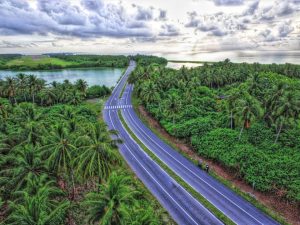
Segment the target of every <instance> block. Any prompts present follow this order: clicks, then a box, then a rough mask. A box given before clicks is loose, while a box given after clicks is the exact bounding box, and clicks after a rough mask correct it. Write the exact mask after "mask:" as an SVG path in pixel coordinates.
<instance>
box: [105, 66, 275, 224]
mask: <svg viewBox="0 0 300 225" xmlns="http://www.w3.org/2000/svg"><path fill="white" fill-rule="evenodd" d="M134 67H135V63H134V62H131V65H130V66H129V68H128V70H127V71H126V73H125V74H124V76H123V77H122V79H121V81H120V82H119V83H118V85H117V87H116V88H115V90H114V92H113V94H112V96H111V98H110V99H109V100H108V102H107V104H106V106H105V109H106V110H105V112H104V115H105V120H106V122H107V123H108V124H109V127H110V128H111V129H116V130H118V131H119V132H120V134H121V138H122V139H123V140H125V143H124V144H123V145H121V146H120V150H121V153H122V154H123V156H124V157H125V159H126V160H127V162H128V163H129V165H130V166H131V167H132V168H133V170H134V171H135V172H136V173H137V175H138V176H139V178H140V179H141V180H142V181H143V182H144V183H145V185H146V186H147V187H148V188H149V190H150V191H151V192H152V193H153V194H154V195H155V196H156V197H157V198H158V200H159V201H160V202H161V203H162V204H163V206H164V207H165V208H166V209H167V210H168V211H169V212H170V214H171V215H172V217H173V218H174V219H175V220H176V221H177V222H178V223H179V224H190V222H193V220H192V219H191V217H192V218H193V213H192V212H189V211H187V210H189V209H190V210H192V209H195V208H194V205H193V204H194V201H196V200H195V199H193V198H192V197H191V196H190V195H189V194H188V193H186V191H184V190H183V188H182V187H179V185H178V184H175V185H176V187H179V189H178V190H180V192H173V191H172V187H171V189H170V185H168V184H170V183H169V182H171V183H172V182H173V183H176V182H175V181H174V180H172V178H170V176H168V174H166V173H165V172H164V171H163V170H162V169H161V168H160V167H159V166H158V165H157V164H156V163H155V162H153V161H152V160H151V159H150V158H149V157H148V156H147V155H146V154H145V153H144V152H143V150H141V148H140V147H139V146H138V145H137V144H136V143H135V142H134V141H133V140H132V139H131V137H130V135H128V134H127V132H126V130H124V128H123V127H122V124H121V123H120V120H119V118H118V115H117V110H118V109H121V112H122V115H123V117H124V119H125V121H126V123H127V125H128V126H129V127H130V129H131V130H132V132H133V133H134V134H135V135H136V136H137V137H138V138H139V140H140V141H141V142H142V143H143V144H144V145H145V146H147V148H149V150H151V151H152V152H153V153H154V154H155V155H156V156H157V157H159V158H160V159H161V161H163V162H164V163H165V164H166V165H167V166H168V167H169V168H170V169H171V170H172V171H173V172H175V173H176V174H177V175H178V176H180V177H181V178H182V179H183V180H184V181H185V182H186V183H188V184H189V185H190V186H191V187H193V188H194V189H195V190H196V191H197V192H198V193H200V194H201V195H202V196H204V197H205V198H206V199H207V200H208V201H209V202H211V203H212V204H213V205H214V206H215V207H216V208H218V209H219V210H220V211H222V212H223V213H224V214H225V215H226V216H227V217H229V218H230V219H231V220H232V221H234V222H235V223H236V224H243V225H244V224H249V225H254V224H266V225H269V224H270V225H273V224H278V223H277V222H276V221H274V220H273V219H271V218H270V217H268V216H267V215H265V214H264V213H263V212H261V211H260V210H258V209H257V208H256V207H254V206H253V205H251V204H250V203H249V202H247V201H246V200H244V199H243V198H241V197H239V196H238V195H236V194H235V193H234V192H232V191H231V190H229V189H228V188H227V187H225V186H224V185H222V184H221V183H220V182H218V181H217V180H215V179H214V178H212V177H211V176H209V175H208V174H207V173H205V172H204V171H203V170H200V169H199V168H198V167H196V166H195V165H194V164H192V163H191V162H190V161H189V160H187V159H186V158H185V157H183V156H182V155H181V154H180V153H178V152H177V151H175V150H174V149H172V148H171V147H170V146H169V145H167V144H165V143H164V142H163V141H162V140H160V139H159V138H158V137H157V136H156V135H155V134H154V133H153V132H152V131H151V130H149V129H148V128H147V127H146V126H145V125H144V124H143V123H142V121H141V120H140V119H139V118H138V116H137V115H136V113H135V111H134V109H133V108H132V105H131V94H132V90H133V86H132V85H127V86H126V89H125V91H124V93H123V96H122V98H121V100H120V99H119V95H120V93H121V91H122V88H123V86H124V85H125V84H126V80H127V78H128V75H129V73H130V72H131V71H132V70H133V69H134ZM107 114H108V115H107ZM128 152H133V154H136V155H135V156H137V155H138V156H139V157H140V158H139V157H137V158H136V160H135V161H136V162H135V163H134V160H133V158H134V156H132V155H131V154H130V153H129V154H128ZM150 164H152V165H150ZM137 165H139V167H145V168H146V170H147V168H148V169H149V170H150V169H151V171H153V174H152V175H153V178H154V180H155V179H156V180H161V182H162V183H165V182H166V183H165V184H163V185H164V186H163V187H164V188H165V190H166V191H167V192H168V191H172V195H171V196H172V198H174V199H177V197H179V195H181V196H182V195H184V194H186V196H189V199H190V200H191V201H192V202H188V201H187V200H182V201H183V204H184V205H185V204H188V206H189V207H187V208H182V209H181V214H182V215H183V217H182V216H179V217H180V218H178V213H176V211H175V210H178V209H180V208H178V206H179V205H180V206H184V205H182V204H181V203H180V201H178V202H177V203H179V204H176V203H175V202H174V201H170V202H168V203H166V202H164V200H162V198H161V196H160V195H158V194H157V190H156V189H154V188H153V186H152V185H149V182H148V181H146V180H147V179H146V178H145V177H146V176H145V174H142V173H141V171H140V168H139V169H138V166H137ZM148 165H150V166H149V167H147V166H148ZM154 165H155V166H154ZM153 166H154V167H153ZM154 168H155V170H154ZM142 171H143V170H142ZM148 177H149V175H148ZM150 177H151V176H150ZM152 182H153V179H152ZM171 186H172V185H171ZM168 187H169V188H168ZM176 191H177V189H176ZM181 191H182V193H181ZM160 192H163V190H162V189H161V190H160ZM168 193H169V192H168ZM160 194H162V193H160ZM172 198H171V199H172ZM180 198H181V197H179V199H180ZM181 199H182V198H181ZM169 204H170V205H169ZM197 206H198V207H200V206H201V207H200V208H199V209H196V211H197V212H198V213H196V215H195V216H197V215H198V214H199V213H201V214H203V215H204V216H203V217H201V218H200V219H201V220H199V221H197V220H194V221H195V222H197V224H214V223H220V222H219V221H218V220H217V219H216V218H215V217H213V216H212V215H211V214H210V213H209V212H208V211H207V210H203V206H202V205H200V203H198V204H197ZM191 208H192V209H191ZM192 211H194V210H192ZM184 212H187V213H184ZM187 214H188V215H190V217H189V216H188V215H187ZM184 215H185V216H184ZM212 219H214V220H212ZM212 221H214V223H212ZM191 224H193V223H191Z"/></svg>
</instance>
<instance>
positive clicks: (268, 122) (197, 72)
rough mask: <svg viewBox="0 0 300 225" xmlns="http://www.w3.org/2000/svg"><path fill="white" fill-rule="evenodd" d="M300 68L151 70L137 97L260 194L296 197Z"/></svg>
mask: <svg viewBox="0 0 300 225" xmlns="http://www.w3.org/2000/svg"><path fill="white" fill-rule="evenodd" d="M299 70H300V66H298V65H291V64H285V65H276V64H272V65H262V64H257V63H255V64H247V63H242V64H235V63H231V62H229V61H228V60H226V61H225V62H219V63H213V64H212V65H208V64H205V65H204V66H202V67H196V68H192V69H187V68H185V67H183V68H181V69H180V70H174V69H168V68H165V67H163V66H158V65H157V64H155V65H149V66H143V67H138V68H137V69H136V70H135V71H134V73H133V74H132V75H131V77H130V82H133V83H135V94H136V95H137V97H138V98H139V99H140V100H141V102H142V103H143V104H144V105H145V107H146V109H147V110H148V111H149V112H150V113H151V114H152V115H153V116H154V117H155V118H156V119H157V120H158V121H159V122H160V123H161V125H162V126H163V127H164V128H165V129H166V130H167V131H168V132H169V133H170V134H172V135H174V136H176V137H179V138H183V139H185V140H186V141H188V142H190V143H191V144H192V145H193V146H194V148H195V151H197V152H198V153H199V154H200V155H202V156H205V157H207V158H209V159H212V160H215V161H217V162H219V163H221V164H223V165H224V166H226V167H228V168H230V169H232V170H233V171H234V172H235V173H236V174H237V175H238V176H240V177H242V178H243V179H244V180H245V181H246V182H248V183H249V184H250V185H255V188H256V189H258V190H260V191H268V192H272V193H275V194H276V195H278V196H280V197H285V198H288V199H289V200H292V201H299V195H300V188H299V183H300V163H299V157H300V151H299V149H300V138H299V136H300V123H299V114H300V81H299V80H298V79H297V78H299Z"/></svg>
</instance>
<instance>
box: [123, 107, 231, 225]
mask: <svg viewBox="0 0 300 225" xmlns="http://www.w3.org/2000/svg"><path fill="white" fill-rule="evenodd" d="M118 115H119V117H120V120H121V122H122V124H123V126H124V127H125V129H126V130H127V132H128V133H129V134H130V136H131V137H132V138H133V139H134V140H135V141H136V142H137V143H138V144H139V145H140V147H141V148H142V149H143V150H144V151H145V152H146V153H147V154H148V155H149V156H150V157H151V158H152V159H153V160H154V161H155V162H156V163H157V164H158V165H159V166H160V167H161V168H162V169H163V170H164V171H166V172H167V173H168V174H169V175H170V176H171V177H172V178H173V179H174V180H176V182H178V183H179V184H180V185H181V186H182V187H183V188H184V189H185V190H187V191H188V192H189V193H190V194H191V195H192V196H193V197H194V198H195V199H197V200H198V201H199V202H200V203H201V204H202V205H203V206H204V207H206V208H207V209H208V210H209V211H210V212H211V213H213V214H214V215H215V216H216V217H217V218H218V219H219V220H221V221H222V222H223V223H224V224H227V225H233V224H235V223H234V222H233V221H232V220H230V219H229V218H228V217H227V216H225V215H224V214H223V213H222V212H221V211H220V210H218V209H217V208H216V207H215V206H214V205H213V204H211V203H210V202H209V201H208V200H206V199H205V198H204V197H203V196H202V195H201V194H199V193H198V192H196V191H195V190H194V189H193V188H192V187H191V186H190V185H188V184H187V183H186V182H185V181H184V180H182V179H181V178H180V177H179V176H177V175H176V174H175V173H174V172H173V171H172V170H171V169H170V168H169V167H168V166H167V165H166V164H164V163H163V162H162V161H161V160H160V159H159V158H158V157H157V156H156V155H155V154H153V152H151V151H150V150H149V149H148V148H147V147H146V146H145V145H144V144H143V143H142V142H141V141H140V140H139V139H138V138H137V137H136V136H135V134H134V133H133V132H132V131H131V129H130V128H129V127H128V125H127V123H126V122H125V120H124V118H123V116H122V114H121V112H120V110H118Z"/></svg>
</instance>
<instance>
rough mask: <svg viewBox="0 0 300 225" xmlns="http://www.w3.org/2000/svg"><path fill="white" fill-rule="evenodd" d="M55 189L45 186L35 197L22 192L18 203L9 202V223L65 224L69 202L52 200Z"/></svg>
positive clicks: (31, 224) (17, 224)
mask: <svg viewBox="0 0 300 225" xmlns="http://www.w3.org/2000/svg"><path fill="white" fill-rule="evenodd" d="M53 189H55V188H54V187H49V186H44V187H42V188H40V189H39V190H38V191H37V193H36V194H35V195H32V194H31V193H28V192H26V191H22V192H20V193H18V195H20V196H21V198H19V199H18V201H16V202H9V208H10V209H11V214H10V215H9V216H8V218H7V222H8V223H9V224H12V225H14V224H15V225H19V224H23V225H33V224H36V225H49V224H53V225H60V224H63V223H64V221H65V218H66V215H67V210H68V208H69V207H70V203H69V202H68V201H61V202H59V201H56V200H53V199H51V198H50V197H51V195H52V194H53V192H57V190H53Z"/></svg>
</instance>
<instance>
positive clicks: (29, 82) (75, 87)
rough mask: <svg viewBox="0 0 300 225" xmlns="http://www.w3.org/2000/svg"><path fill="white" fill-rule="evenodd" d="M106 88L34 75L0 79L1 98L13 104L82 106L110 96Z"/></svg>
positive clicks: (82, 82)
mask: <svg viewBox="0 0 300 225" xmlns="http://www.w3.org/2000/svg"><path fill="white" fill-rule="evenodd" d="M110 93H111V90H110V89H109V88H108V87H106V86H99V85H95V86H91V87H88V84H87V82H86V81H84V80H82V79H79V80H77V81H76V82H75V83H74V84H72V83H70V82H69V80H65V81H64V82H63V83H58V82H55V81H54V82H52V83H51V84H49V85H47V84H46V81H45V80H43V79H39V78H37V77H36V76H34V75H25V74H23V73H19V74H17V76H16V77H6V78H5V79H4V80H1V79H0V97H2V98H8V99H9V100H10V102H11V103H12V104H17V103H20V102H28V101H30V102H32V103H36V104H38V105H40V106H52V105H54V104H59V103H68V104H72V105H78V104H80V103H81V102H82V101H83V100H84V99H85V98H86V97H87V98H100V97H105V96H108V95H110Z"/></svg>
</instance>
